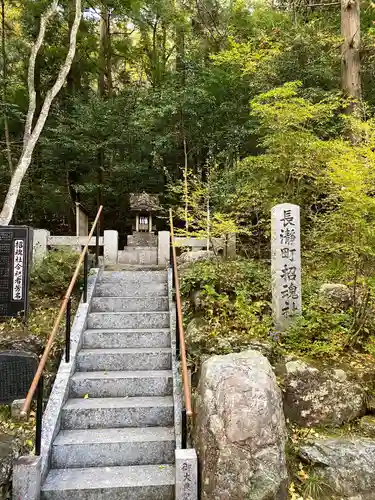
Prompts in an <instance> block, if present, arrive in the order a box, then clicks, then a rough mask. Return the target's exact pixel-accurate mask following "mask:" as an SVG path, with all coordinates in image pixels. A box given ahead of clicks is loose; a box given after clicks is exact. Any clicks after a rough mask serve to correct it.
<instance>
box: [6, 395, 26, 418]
mask: <svg viewBox="0 0 375 500" xmlns="http://www.w3.org/2000/svg"><path fill="white" fill-rule="evenodd" d="M25 401H26V400H25V399H15V400H14V401H13V403H12V406H11V410H10V411H11V416H12V420H15V421H18V420H24V418H25V417H23V416H21V411H22V408H23V405H24V404H25Z"/></svg>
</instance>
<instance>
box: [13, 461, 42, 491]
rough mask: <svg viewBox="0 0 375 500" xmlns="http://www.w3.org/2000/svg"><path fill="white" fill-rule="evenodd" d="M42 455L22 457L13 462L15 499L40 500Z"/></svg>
mask: <svg viewBox="0 0 375 500" xmlns="http://www.w3.org/2000/svg"><path fill="white" fill-rule="evenodd" d="M41 463H42V460H41V457H35V456H26V457H20V458H19V459H18V460H17V461H16V462H15V463H14V464H13V487H12V488H13V489H12V499H13V500H39V498H40V486H41Z"/></svg>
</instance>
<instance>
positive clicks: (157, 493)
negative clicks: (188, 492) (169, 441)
mask: <svg viewBox="0 0 375 500" xmlns="http://www.w3.org/2000/svg"><path fill="white" fill-rule="evenodd" d="M174 485H175V468H174V467H173V466H172V465H168V464H166V465H137V466H123V467H91V468H79V469H52V470H51V471H50V473H49V474H48V476H47V479H46V481H45V483H44V485H43V487H42V496H41V500H174V498H175V486H174Z"/></svg>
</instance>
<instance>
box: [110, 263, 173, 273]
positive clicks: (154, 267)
mask: <svg viewBox="0 0 375 500" xmlns="http://www.w3.org/2000/svg"><path fill="white" fill-rule="evenodd" d="M105 270H106V271H163V270H164V271H165V270H166V265H160V266H159V265H158V264H134V265H131V264H106V266H105Z"/></svg>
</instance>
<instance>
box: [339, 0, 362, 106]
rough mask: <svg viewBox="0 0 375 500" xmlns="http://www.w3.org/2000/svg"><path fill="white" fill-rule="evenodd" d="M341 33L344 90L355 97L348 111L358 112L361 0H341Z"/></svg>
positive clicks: (349, 95) (351, 96)
mask: <svg viewBox="0 0 375 500" xmlns="http://www.w3.org/2000/svg"><path fill="white" fill-rule="evenodd" d="M341 34H342V37H343V39H344V41H343V44H342V50H341V76H342V90H343V91H344V93H345V94H346V95H347V96H348V97H350V98H352V99H353V102H352V103H351V104H350V105H349V107H348V109H347V112H349V113H354V114H357V113H359V104H360V103H359V100H360V98H361V59H360V45H361V25H360V0H341Z"/></svg>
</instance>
